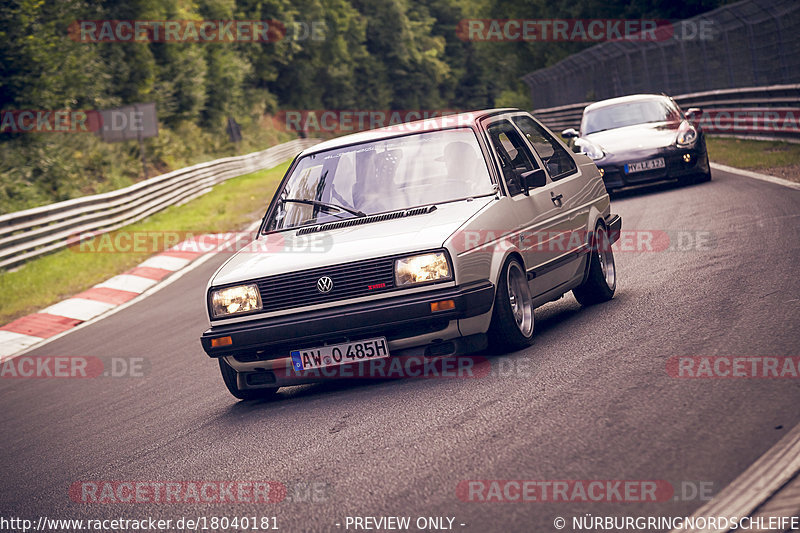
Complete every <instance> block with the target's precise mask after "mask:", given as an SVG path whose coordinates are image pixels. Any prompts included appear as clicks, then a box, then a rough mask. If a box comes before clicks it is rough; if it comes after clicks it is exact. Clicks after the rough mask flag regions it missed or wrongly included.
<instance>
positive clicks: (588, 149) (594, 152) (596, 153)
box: [575, 139, 606, 159]
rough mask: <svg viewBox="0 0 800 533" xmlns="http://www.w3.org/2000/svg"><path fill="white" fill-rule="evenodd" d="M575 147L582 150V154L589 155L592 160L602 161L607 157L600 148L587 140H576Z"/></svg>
mask: <svg viewBox="0 0 800 533" xmlns="http://www.w3.org/2000/svg"><path fill="white" fill-rule="evenodd" d="M575 146H577V147H579V148H580V150H581V153H584V154H586V155H588V156H589V157H591V158H592V159H602V158H603V157H605V155H606V154H605V153H604V152H603V150H602V149H601V148H600V147H599V146H597V145H596V144H594V143H593V142H591V141H587V140H586V139H576V140H575Z"/></svg>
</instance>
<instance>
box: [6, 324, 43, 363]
mask: <svg viewBox="0 0 800 533" xmlns="http://www.w3.org/2000/svg"><path fill="white" fill-rule="evenodd" d="M41 341H42V338H41V337H34V336H33V335H25V334H23V333H16V332H14V331H5V330H2V329H0V361H5V360H6V359H11V358H12V357H14V356H15V355H16V353H17V352H19V351H20V350H24V349H26V348H30V347H31V346H33V345H34V344H36V343H39V342H41Z"/></svg>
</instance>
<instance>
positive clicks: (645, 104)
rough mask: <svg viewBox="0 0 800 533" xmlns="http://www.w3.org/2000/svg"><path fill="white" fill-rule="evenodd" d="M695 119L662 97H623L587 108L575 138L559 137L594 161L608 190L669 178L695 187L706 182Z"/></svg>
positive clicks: (695, 113) (694, 113)
mask: <svg viewBox="0 0 800 533" xmlns="http://www.w3.org/2000/svg"><path fill="white" fill-rule="evenodd" d="M701 114H702V110H701V109H699V108H691V109H689V110H688V111H687V112H686V114H684V113H683V112H682V111H681V109H680V107H678V104H676V103H675V101H674V100H673V99H672V98H670V97H668V96H664V95H656V94H637V95H632V96H623V97H620V98H612V99H610V100H603V101H601V102H595V103H593V104H591V105H589V106H587V107H586V109H584V110H583V118H582V120H581V131H580V133H578V132H576V131H575V130H574V129H572V128H570V129H567V130H564V131H563V132H562V134H561V135H562V136H563V137H565V138H574V139H575V148H574V149H575V150H576V151H581V152H583V153H585V154H586V155H588V156H589V157H591V158H592V159H593V160H594V162H595V164H596V165H597V167H598V168H599V169H600V172H601V174H602V176H603V181H605V184H606V188H607V189H608V190H609V191H612V190H614V189H619V188H622V187H627V186H629V185H638V184H641V183H648V182H653V181H661V180H671V179H677V180H679V181H681V182H683V183H696V182H701V181H709V180H710V179H711V170H710V168H709V166H708V152H707V150H706V140H705V137H704V135H703V131H702V129H701V128H700V125H699V124H698V123H697V121H698V120H699V118H700V115H701Z"/></svg>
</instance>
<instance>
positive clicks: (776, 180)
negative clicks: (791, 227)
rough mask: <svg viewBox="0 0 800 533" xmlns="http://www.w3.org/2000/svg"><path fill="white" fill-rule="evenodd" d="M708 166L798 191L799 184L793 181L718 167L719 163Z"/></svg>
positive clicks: (748, 171)
mask: <svg viewBox="0 0 800 533" xmlns="http://www.w3.org/2000/svg"><path fill="white" fill-rule="evenodd" d="M710 165H711V168H713V169H714V170H721V171H723V172H730V173H731V174H738V175H739V176H745V177H748V178H753V179H756V180H761V181H768V182H770V183H775V184H777V185H783V186H784V187H789V188H790V189H797V190H799V191H800V183H795V182H793V181H789V180H785V179H783V178H776V177H775V176H770V175H768V174H761V173H759V172H753V171H751V170H742V169H741V168H734V167H729V166H727V165H720V164H719V163H713V162H712V163H710Z"/></svg>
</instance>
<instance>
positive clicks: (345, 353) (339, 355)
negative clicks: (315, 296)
mask: <svg viewBox="0 0 800 533" xmlns="http://www.w3.org/2000/svg"><path fill="white" fill-rule="evenodd" d="M290 355H291V356H292V367H293V368H294V369H295V371H302V370H310V369H312V368H324V367H328V366H339V365H346V364H349V363H358V362H359V361H371V360H373V359H383V358H385V357H389V345H388V344H387V343H386V339H385V338H384V337H380V338H377V339H367V340H363V341H358V342H345V343H343V344H331V345H330V346H320V347H319V348H307V349H303V350H293V351H292V352H291V354H290Z"/></svg>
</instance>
